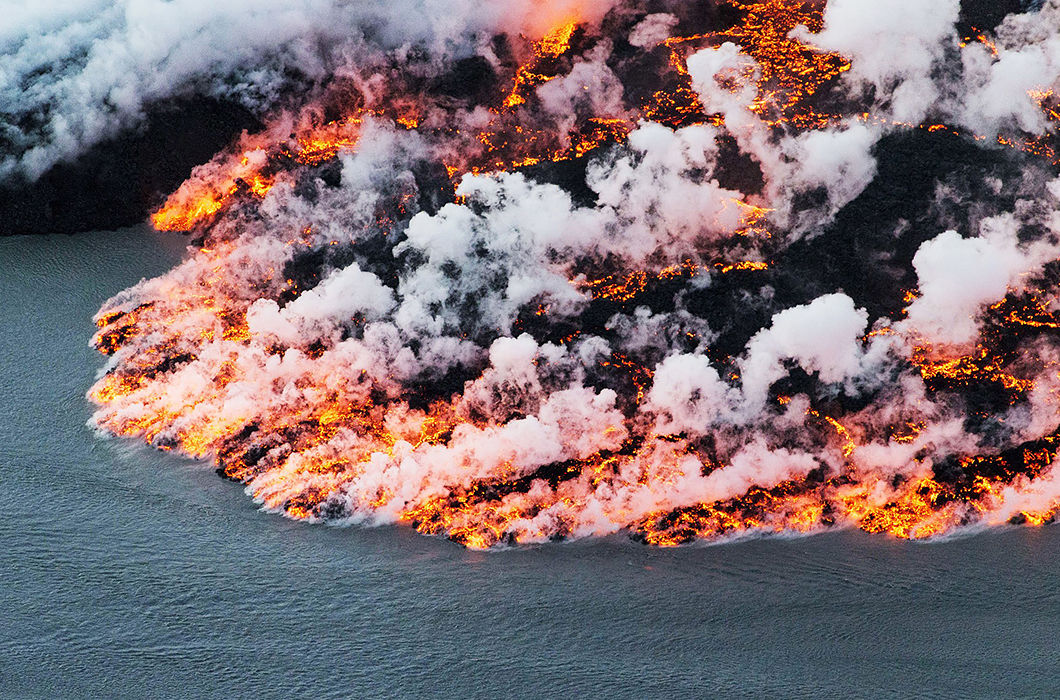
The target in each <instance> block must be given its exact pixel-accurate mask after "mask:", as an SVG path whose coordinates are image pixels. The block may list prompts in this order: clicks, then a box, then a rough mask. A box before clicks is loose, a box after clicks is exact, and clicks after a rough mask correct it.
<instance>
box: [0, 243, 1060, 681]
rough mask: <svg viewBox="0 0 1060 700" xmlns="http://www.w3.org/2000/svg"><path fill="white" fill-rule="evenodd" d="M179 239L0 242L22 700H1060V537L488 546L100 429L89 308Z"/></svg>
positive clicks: (0, 585) (2, 571) (4, 531)
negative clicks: (303, 498)
mask: <svg viewBox="0 0 1060 700" xmlns="http://www.w3.org/2000/svg"><path fill="white" fill-rule="evenodd" d="M181 247H182V241H181V239H179V238H178V237H174V236H171V235H163V234H157V233H153V232H151V231H150V230H147V229H140V228H138V229H129V230H125V231H119V232H112V233H97V234H89V235H82V236H78V237H69V238H68V237H42V238H6V239H3V238H0V697H2V698H9V697H41V698H66V697H280V696H292V695H293V696H298V697H323V698H330V697H336V698H371V697H481V698H497V697H579V698H580V697H604V698H620V697H630V698H648V697H722V698H729V697H748V698H759V697H783V698H798V697H814V698H817V697H866V698H877V697H896V698H915V697H924V698H935V697H939V698H943V697H952V698H973V697H982V698H997V697H1029V698H1048V697H1060V527H1045V528H1042V529H1022V528H1006V529H1000V530H994V531H989V532H984V533H980V534H977V535H974V536H967V537H962V538H957V539H952V540H950V541H947V542H939V543H930V544H923V543H907V542H899V541H895V540H893V539H889V538H885V537H880V536H869V535H866V534H863V533H860V532H835V533H829V534H824V535H818V536H814V537H809V538H796V539H758V540H748V541H742V542H735V543H728V544H722V545H714V546H692V547H683V548H678V549H670V550H659V549H649V548H646V547H643V546H641V545H639V544H636V543H633V542H631V541H629V540H627V539H626V538H623V537H614V538H608V539H605V540H595V541H579V542H573V543H563V544H553V545H547V546H538V547H526V548H519V549H510V550H504V551H499V552H489V553H481V552H471V551H466V550H464V549H462V548H460V547H458V546H456V545H454V544H452V543H450V542H447V541H445V540H441V539H436V538H428V537H423V536H420V535H416V534H415V533H412V532H410V531H409V530H408V529H407V528H402V527H383V528H372V529H365V528H337V527H325V526H311V525H305V524H300V523H294V522H291V521H288V520H286V519H283V518H281V517H279V516H277V515H273V514H268V513H263V512H261V511H259V510H257V508H256V507H255V506H254V504H253V502H252V501H251V500H250V499H249V498H248V497H247V496H246V495H245V494H244V493H243V490H242V488H241V487H240V486H238V485H236V484H232V483H230V482H226V481H223V480H222V479H220V478H218V477H217V476H216V475H215V474H214V473H213V470H212V469H211V468H210V466H209V465H207V464H204V463H199V462H194V461H191V460H186V459H181V458H179V457H177V456H174V455H172V454H167V453H161V452H156V451H153V450H151V449H149V448H147V447H144V446H141V445H137V444H133V443H131V442H128V441H121V440H113V439H102V438H100V437H99V436H97V435H95V434H94V433H93V431H92V430H91V429H90V428H88V427H87V426H86V421H87V419H88V417H89V415H90V412H91V407H90V406H89V404H88V402H87V401H86V400H85V398H84V394H85V392H86V390H87V389H88V387H89V385H90V384H91V382H92V380H93V378H94V377H95V375H96V373H97V372H98V371H99V369H100V367H101V366H102V365H103V358H102V357H100V356H98V355H97V354H96V353H95V352H94V351H93V350H91V349H90V348H89V347H88V340H89V338H90V336H91V333H92V330H93V326H92V323H91V316H92V314H94V313H95V311H96V310H97V309H98V308H99V306H100V305H101V303H102V302H103V301H104V300H105V299H106V298H108V297H109V296H111V295H112V294H114V293H115V292H117V291H119V290H121V289H123V288H125V287H127V286H129V285H130V284H132V283H134V282H135V281H137V280H138V279H140V278H141V277H142V276H144V275H154V274H157V273H159V272H161V271H163V270H165V269H167V268H169V267H170V266H172V265H173V264H174V263H175V261H176V260H177V259H178V258H179V254H180V250H181Z"/></svg>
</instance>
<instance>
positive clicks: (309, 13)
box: [0, 0, 611, 180]
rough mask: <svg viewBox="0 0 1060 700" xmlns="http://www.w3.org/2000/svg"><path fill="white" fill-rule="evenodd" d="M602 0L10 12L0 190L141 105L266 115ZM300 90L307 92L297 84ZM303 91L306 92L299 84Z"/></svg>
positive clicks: (3, 45)
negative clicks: (229, 103) (354, 64)
mask: <svg viewBox="0 0 1060 700" xmlns="http://www.w3.org/2000/svg"><path fill="white" fill-rule="evenodd" d="M610 4H611V3H610V2H609V1H608V0H569V1H564V2H549V3H542V2H538V1H537V0H513V1H510V2H504V3H485V4H483V3H478V2H468V1H467V0H394V1H390V2H348V1H346V0H235V1H231V2H211V1H209V0H64V1H63V2H21V3H7V4H6V5H5V6H4V7H3V12H4V21H3V22H2V23H0V105H3V106H2V107H0V180H3V179H5V178H8V177H11V176H12V175H13V174H16V173H21V174H25V175H27V176H29V177H30V178H31V179H36V178H37V177H39V176H40V175H41V174H42V173H43V172H45V171H46V170H47V169H48V168H49V167H51V166H52V165H53V164H55V163H56V162H57V161H60V160H64V159H71V158H74V157H76V156H77V155H79V154H80V153H81V152H83V151H84V150H85V149H86V148H88V147H89V146H92V145H94V144H96V143H98V142H100V141H102V140H104V139H107V138H109V137H112V136H115V135H116V134H117V133H118V132H119V131H120V130H121V129H125V128H129V127H134V126H136V125H137V124H138V123H139V122H140V120H141V119H142V118H143V113H144V109H145V107H147V106H149V105H151V104H152V103H155V102H161V101H164V100H167V99H169V98H172V97H176V96H182V95H185V96H186V95H191V94H196V95H202V94H206V95H210V96H214V97H220V98H227V99H232V100H236V101H238V102H241V103H243V104H244V105H246V106H247V107H249V108H251V109H252V110H254V111H256V112H258V113H259V114H260V113H263V112H264V111H265V110H267V109H268V108H271V107H274V106H276V105H277V104H279V103H280V102H281V100H282V98H283V95H282V94H281V93H282V92H283V90H284V89H285V88H286V89H290V88H291V85H290V76H289V74H290V72H292V71H294V72H297V73H298V74H299V75H300V76H302V80H303V81H304V82H312V81H316V80H319V79H321V78H324V77H326V76H330V75H333V74H334V73H335V72H336V71H338V70H340V68H341V66H343V65H346V64H347V63H349V62H350V61H355V60H357V58H358V57H359V56H360V57H366V56H368V55H370V54H375V53H377V52H378V51H379V50H380V49H393V48H395V47H402V46H404V47H406V50H407V49H409V48H412V47H413V46H415V45H420V44H422V45H424V46H426V47H428V48H429V49H431V50H432V52H433V53H435V54H436V55H443V54H445V53H447V52H456V53H468V52H470V50H471V47H472V46H473V45H474V43H475V41H476V40H478V39H480V38H482V37H480V36H479V35H480V34H482V35H484V36H485V38H488V37H490V36H492V35H493V34H494V33H497V32H501V31H511V32H519V31H527V32H533V33H539V32H541V31H543V28H544V27H547V26H548V23H550V22H555V21H556V20H557V19H560V18H563V17H564V16H567V15H569V14H576V15H577V16H580V17H583V18H584V19H586V20H592V19H595V18H597V17H599V16H600V15H601V14H602V13H603V12H604V11H606V10H607V8H608V7H609V6H610ZM304 82H303V84H304ZM300 87H302V86H300Z"/></svg>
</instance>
